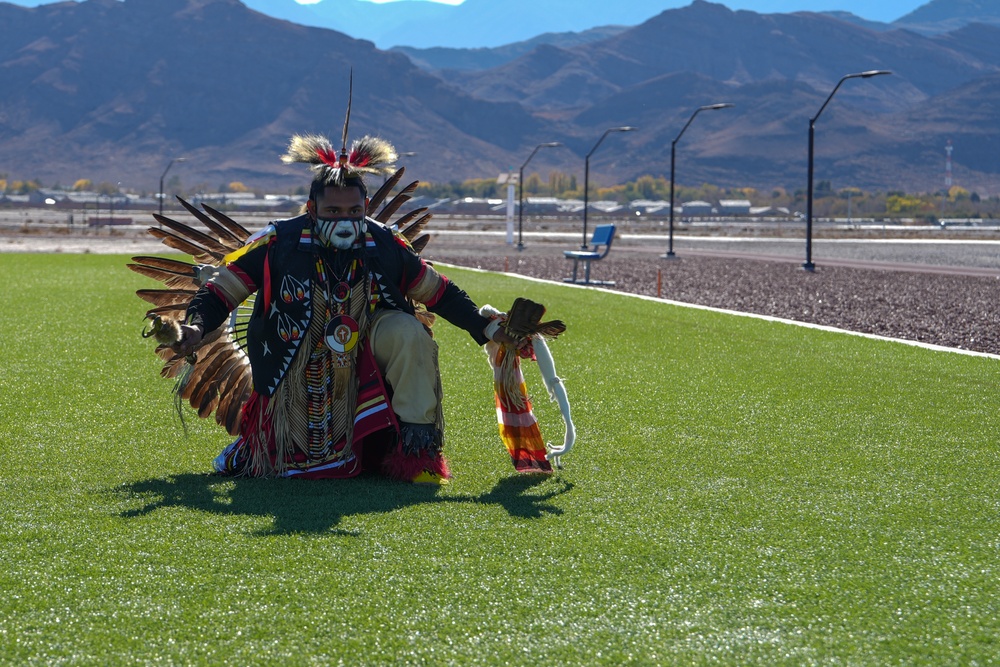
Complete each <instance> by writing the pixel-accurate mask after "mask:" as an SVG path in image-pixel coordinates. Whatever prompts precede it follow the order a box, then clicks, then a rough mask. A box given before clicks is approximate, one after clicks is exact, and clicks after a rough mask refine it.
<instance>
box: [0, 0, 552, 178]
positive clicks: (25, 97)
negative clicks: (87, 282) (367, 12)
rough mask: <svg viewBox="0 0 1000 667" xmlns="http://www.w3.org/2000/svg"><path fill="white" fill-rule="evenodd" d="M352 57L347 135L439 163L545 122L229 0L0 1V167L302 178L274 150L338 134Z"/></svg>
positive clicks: (427, 163)
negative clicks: (176, 164)
mask: <svg viewBox="0 0 1000 667" xmlns="http://www.w3.org/2000/svg"><path fill="white" fill-rule="evenodd" d="M352 67H353V69H354V81H355V85H354V110H353V112H352V116H351V118H352V135H354V136H359V135H360V134H361V133H365V132H370V133H376V134H382V135H384V136H386V137H388V138H391V139H392V140H394V141H395V142H396V143H397V145H398V147H399V149H400V150H402V151H407V152H417V153H418V154H419V156H420V157H419V158H418V160H419V162H416V159H415V160H411V161H410V164H414V163H416V164H419V165H420V166H423V167H426V168H427V169H433V170H434V173H435V174H438V175H440V177H444V178H457V177H460V176H463V175H466V174H471V173H481V172H482V171H484V170H485V171H487V173H491V172H493V171H494V170H496V167H495V166H493V165H494V164H497V163H499V164H504V165H506V163H507V162H508V155H509V151H512V150H516V149H518V148H520V146H521V145H523V142H524V141H525V140H526V138H527V137H530V136H534V135H535V134H536V133H537V132H538V130H539V128H540V127H541V126H543V125H544V123H542V122H540V121H538V120H537V119H535V118H533V117H532V116H531V115H529V114H528V113H526V112H525V111H524V110H523V109H522V108H521V107H520V105H517V104H510V103H499V104H498V103H495V102H487V101H480V100H476V99H473V98H471V97H469V96H467V95H465V94H464V93H461V92H460V91H457V90H456V89H455V88H454V87H452V86H450V85H448V84H446V83H445V82H443V81H442V80H441V79H438V78H436V77H433V76H431V75H429V74H427V73H425V72H423V71H422V70H420V69H418V68H417V67H415V66H414V65H412V64H411V63H410V61H409V60H408V59H407V58H406V57H405V56H403V55H401V54H395V53H386V52H382V51H378V50H377V49H375V48H374V46H372V44H371V43H370V42H363V41H357V40H354V39H351V38H349V37H347V36H346V35H342V34H338V33H336V32H333V31H330V30H324V29H318V28H305V27H302V26H297V25H294V24H291V23H287V22H283V21H278V20H276V19H273V18H270V17H267V16H264V15H262V14H259V13H257V12H253V11H250V10H248V9H247V8H246V7H245V6H244V5H242V4H241V3H240V2H238V1H237V0H128V1H127V2H124V3H123V2H117V1H116V0H87V1H85V2H81V3H72V2H66V3H59V4H52V5H43V6H40V7H37V8H33V9H27V8H23V7H16V6H14V5H10V4H0V89H2V90H3V91H4V95H3V96H2V97H0V165H3V166H2V168H0V171H7V172H16V173H21V174H25V175H26V176H29V175H30V176H32V177H34V176H37V177H40V178H43V179H45V180H47V181H49V182H51V181H52V180H53V179H59V180H61V181H62V182H64V183H65V182H72V181H73V180H75V179H76V178H80V177H84V176H86V177H88V178H93V179H95V180H96V179H100V180H108V181H111V182H118V181H121V182H122V184H123V186H131V187H148V186H150V185H152V184H153V183H155V182H156V180H157V177H158V176H159V174H160V173H161V172H162V169H163V168H164V166H165V164H166V162H167V161H168V160H169V159H170V158H171V157H176V156H185V157H186V158H187V161H186V162H185V163H184V164H183V167H180V168H178V169H177V170H176V171H175V173H177V174H179V175H183V177H184V179H185V180H186V181H187V182H190V181H191V180H192V179H197V180H199V181H204V182H206V184H207V185H209V186H210V187H213V188H214V187H216V186H217V185H218V184H220V183H223V182H228V181H230V180H234V179H235V180H243V181H246V182H247V183H248V184H250V183H261V182H269V183H287V184H289V185H290V184H292V183H301V181H302V180H303V179H305V178H307V175H308V172H306V171H305V170H304V169H301V168H293V167H288V166H285V165H283V164H281V162H280V161H279V160H278V157H279V156H280V155H281V153H283V151H284V148H285V146H286V144H287V141H288V138H289V136H291V134H292V133H294V132H326V133H330V134H332V135H335V136H336V135H339V133H340V126H341V124H342V123H343V116H344V111H345V109H346V102H347V86H348V74H349V72H350V69H351V68H352Z"/></svg>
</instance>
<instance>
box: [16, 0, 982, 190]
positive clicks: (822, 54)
mask: <svg viewBox="0 0 1000 667" xmlns="http://www.w3.org/2000/svg"><path fill="white" fill-rule="evenodd" d="M471 1H472V0H467V2H471ZM973 1H974V0H934V1H933V2H931V3H929V4H928V5H927V6H926V7H927V8H934V9H936V10H940V9H941V8H942V7H946V6H947V3H949V2H950V3H952V5H953V8H954V9H955V11H954V12H953V13H952V14H950V15H947V16H950V17H952V18H954V17H955V16H956V15H958V14H959V13H960V11H959V10H961V9H962V7H963V6H965V5H967V4H968V3H969V2H973ZM413 4H422V3H413ZM536 4H540V3H536ZM940 20H950V19H949V18H947V17H946V18H943V19H940ZM553 41H554V42H555V43H553ZM423 64H424V67H419V66H417V65H416V64H414V62H412V61H411V60H410V59H409V58H408V57H407V56H405V55H404V54H403V53H400V52H395V51H388V52H387V51H382V50H379V49H377V48H376V47H375V46H374V44H372V43H371V42H368V41H364V40H356V39H353V38H351V37H349V36H347V35H344V34H342V33H338V32H335V31H332V30H328V29H322V28H314V27H305V26H301V25H297V24H294V23H291V22H288V21H284V20H279V19H276V18H274V17H270V16H266V15H264V14H261V13H259V12H256V11H253V10H251V9H249V8H248V7H247V6H246V5H244V4H243V3H241V2H239V0H125V1H124V2H119V1H118V0H85V1H84V2H79V3H71V2H64V3H57V4H52V5H42V6H39V7H35V8H25V7H19V6H15V5H11V4H6V3H0V89H2V90H4V91H5V94H4V96H3V98H0V172H7V173H10V174H16V175H20V177H24V178H28V177H37V178H40V179H42V180H44V181H45V182H48V183H51V182H53V181H60V182H63V183H71V182H73V181H74V180H76V179H77V178H84V177H86V178H91V179H94V180H106V181H110V182H112V183H115V182H121V184H122V186H123V187H131V188H134V189H140V190H142V189H146V190H154V189H155V185H156V183H157V180H158V178H159V177H160V176H161V174H162V172H163V169H164V167H165V166H166V164H167V163H168V161H169V160H170V159H171V158H174V157H180V156H183V157H185V158H186V161H185V162H184V163H183V164H180V165H178V166H177V167H175V171H173V172H171V173H172V174H175V175H178V176H180V177H181V178H182V179H183V181H184V182H185V184H189V185H190V184H193V183H203V184H204V185H206V186H207V187H211V188H213V189H214V188H215V187H217V186H218V185H219V184H222V183H228V182H229V181H232V180H241V181H243V182H245V183H247V184H248V185H252V186H261V187H268V188H278V189H290V188H293V187H297V186H299V185H301V184H302V183H303V181H305V180H307V179H308V172H307V171H305V170H304V169H303V168H301V166H299V167H298V168H297V167H295V166H286V165H283V164H282V163H281V162H280V161H279V160H278V156H279V155H280V154H281V153H282V152H283V151H284V147H285V145H286V143H287V140H288V138H289V136H290V135H291V134H292V133H295V132H299V133H304V132H322V133H326V134H328V135H329V136H331V137H336V136H339V134H340V128H341V124H342V122H343V116H344V112H345V110H346V97H347V95H346V91H347V88H348V79H349V76H350V73H351V71H352V70H353V77H354V102H353V109H352V114H351V134H352V136H359V135H360V134H361V133H374V134H381V135H382V136H385V137H387V138H390V139H391V140H393V142H394V143H395V144H396V145H397V148H398V149H399V150H400V151H403V152H408V153H415V155H413V156H411V157H408V158H406V159H405V160H404V164H406V166H407V167H408V169H409V170H410V172H411V174H412V175H413V176H415V177H418V178H421V179H422V180H430V181H437V182H441V181H448V180H456V179H465V178H473V177H477V178H482V177H489V178H492V177H495V176H496V175H497V174H498V173H501V172H506V171H508V170H511V169H513V170H516V169H517V168H518V167H519V166H520V164H521V163H522V162H523V161H524V159H525V157H526V156H527V155H528V154H529V153H530V152H531V151H532V149H533V148H534V147H535V146H536V145H537V144H539V143H541V142H546V141H558V142H561V143H562V144H564V146H563V147H562V148H557V149H551V150H546V151H542V152H540V153H539V154H538V155H537V156H536V157H535V159H534V160H533V162H532V167H531V170H537V171H538V172H539V173H542V174H547V172H548V170H550V169H560V170H562V171H565V172H568V173H580V172H582V168H583V159H584V156H585V155H586V154H587V153H588V152H590V151H592V148H593V146H594V144H595V142H596V141H597V140H598V139H599V138H600V137H601V135H602V133H603V132H604V131H605V130H606V129H607V128H610V127H616V126H621V125H631V126H636V127H638V131H635V132H630V133H628V134H621V135H616V136H613V137H608V139H607V141H605V142H604V143H603V144H602V147H601V150H600V151H599V152H596V153H594V155H593V158H592V159H591V161H590V164H591V179H592V181H594V182H598V183H608V182H618V181H621V180H625V179H628V178H635V177H638V176H640V175H643V174H654V175H663V174H668V173H669V153H670V150H669V149H670V144H671V141H672V140H673V139H674V137H675V136H676V134H677V132H678V131H680V128H681V127H683V126H684V124H685V122H686V121H687V119H688V118H689V117H690V115H691V113H692V112H693V110H694V109H697V108H698V107H699V106H702V105H705V104H712V103H717V102H726V103H732V104H734V105H735V106H734V107H733V108H731V109H725V110H722V111H713V112H711V113H705V114H702V115H701V116H699V117H698V121H697V123H694V124H692V126H691V127H690V129H689V130H688V131H687V133H686V134H685V135H684V140H683V142H681V144H680V145H679V146H678V158H679V168H678V182H679V183H683V184H698V183H701V182H712V183H716V184H719V185H750V186H756V187H761V188H772V187H778V186H781V187H786V188H795V189H797V188H801V187H803V186H804V180H805V166H806V165H805V162H806V150H805V149H806V145H805V144H806V137H807V129H808V121H809V118H810V116H811V115H812V114H815V113H816V112H817V110H818V109H819V108H820V107H821V105H822V104H823V103H824V101H825V99H826V96H827V95H828V94H829V92H830V91H831V90H832V89H833V87H834V86H835V85H836V84H837V82H838V80H839V79H840V77H841V76H842V75H844V74H846V73H850V72H860V71H864V70H870V69H887V70H892V71H893V75H892V76H881V77H875V78H872V79H869V80H859V81H848V82H846V83H845V85H844V86H843V88H842V89H841V90H840V92H838V94H837V98H836V99H835V100H834V101H833V102H832V103H831V104H830V105H829V107H828V108H827V109H826V110H825V111H824V113H823V116H822V118H821V119H820V120H819V121H818V123H817V135H816V136H817V152H816V173H817V178H818V179H824V180H831V181H832V182H833V184H834V186H835V187H845V186H848V185H853V186H859V187H877V188H885V189H906V190H935V189H938V188H940V187H941V184H942V183H943V165H944V147H945V145H946V143H947V142H948V141H949V140H950V141H951V142H952V144H953V146H954V155H953V159H954V165H955V167H954V175H955V180H956V182H958V183H960V184H962V185H964V186H965V187H968V188H969V189H977V190H979V191H981V192H983V193H991V192H996V190H997V182H998V181H997V177H998V176H1000V160H998V158H997V157H996V156H997V153H998V151H997V149H998V148H1000V146H998V145H997V144H998V141H997V137H996V128H997V127H1000V27H996V26H992V25H988V24H984V23H978V22H977V23H969V24H965V25H964V26H963V27H961V28H959V29H957V30H953V31H950V32H946V33H943V34H937V35H934V36H925V35H921V34H917V33H914V32H910V31H907V30H898V29H890V30H873V29H870V28H868V27H864V26H862V25H859V24H857V23H856V22H853V21H845V20H843V19H842V18H838V17H837V16H831V15H828V14H816V13H796V14H767V15H761V14H756V13H754V12H747V11H736V12H734V11H731V10H729V9H727V8H726V7H724V6H723V5H718V4H714V3H710V2H706V1H705V0H695V2H693V3H692V4H691V5H689V6H687V7H684V8H680V9H672V10H667V11H664V12H662V13H660V14H658V15H656V16H654V17H653V18H651V19H649V20H647V21H645V22H643V23H641V24H639V25H637V26H633V27H623V26H618V27H612V28H608V29H607V30H606V32H605V33H603V34H590V35H585V36H583V37H582V38H581V39H580V40H574V39H573V38H572V37H570V36H566V38H565V39H564V40H563V41H561V42H559V41H558V40H549V41H546V40H544V39H540V40H539V41H538V42H537V43H536V44H535V45H533V48H531V49H529V50H522V51H521V53H519V54H517V55H516V57H515V58H513V59H512V60H504V61H503V62H502V63H501V64H499V65H496V66H487V67H481V66H477V67H476V68H466V69H464V70H461V71H459V70H457V69H439V68H435V67H429V66H428V64H427V63H426V62H425V63H423Z"/></svg>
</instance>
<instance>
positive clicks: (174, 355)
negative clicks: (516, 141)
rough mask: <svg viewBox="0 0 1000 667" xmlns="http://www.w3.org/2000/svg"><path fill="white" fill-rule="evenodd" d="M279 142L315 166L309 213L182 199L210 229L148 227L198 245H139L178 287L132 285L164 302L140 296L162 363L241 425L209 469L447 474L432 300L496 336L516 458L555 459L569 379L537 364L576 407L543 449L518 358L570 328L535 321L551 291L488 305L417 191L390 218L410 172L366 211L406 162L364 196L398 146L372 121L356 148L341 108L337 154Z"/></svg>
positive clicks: (205, 404)
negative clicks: (370, 178)
mask: <svg viewBox="0 0 1000 667" xmlns="http://www.w3.org/2000/svg"><path fill="white" fill-rule="evenodd" d="M348 118H349V114H348ZM282 159H283V160H284V161H285V162H288V163H292V162H304V163H307V164H309V165H310V166H311V168H312V170H313V172H314V177H313V180H312V184H311V187H310V193H309V200H308V202H307V204H306V210H305V212H304V213H303V214H301V215H299V216H297V217H294V218H291V219H287V220H279V221H276V222H273V223H271V224H269V225H267V226H266V227H264V228H263V229H262V230H260V231H259V232H258V233H256V234H253V235H250V234H249V232H248V231H247V230H245V229H244V228H243V227H242V226H240V225H239V224H237V223H236V222H235V221H233V220H231V219H230V218H228V217H227V216H225V215H223V214H221V213H220V212H218V211H216V210H214V209H212V208H210V207H208V206H204V209H205V211H206V213H207V215H206V213H202V212H201V211H199V210H198V209H196V208H194V207H193V206H190V205H189V204H187V203H186V202H183V200H182V203H183V204H184V205H185V207H186V208H187V209H188V211H189V212H191V213H192V214H193V215H195V216H196V217H197V219H198V220H199V221H200V222H201V223H202V224H203V225H204V226H205V227H207V229H208V231H209V233H208V234H204V233H202V232H199V231H197V230H195V229H193V228H192V227H190V226H187V225H184V224H182V223H179V222H176V221H173V220H171V219H169V218H164V217H162V216H156V219H157V220H158V222H160V224H161V225H163V226H165V227H167V228H168V230H163V229H156V228H151V229H150V232H151V233H152V234H154V235H155V236H158V237H159V238H161V239H162V240H163V242H164V243H165V244H166V245H168V246H170V247H172V248H175V249H178V250H182V251H185V252H189V253H191V254H192V255H193V256H194V257H195V259H196V261H199V262H202V263H201V264H199V265H193V264H188V263H185V262H178V261H176V260H165V259H161V258H155V257H136V258H133V259H134V261H135V263H134V264H130V265H129V267H130V268H132V269H133V270H135V271H137V272H139V273H143V274H144V275H148V276H151V277H154V278H157V279H159V280H162V281H163V282H164V283H166V285H167V287H168V289H166V290H139V292H138V294H139V296H140V297H142V298H144V299H146V300H147V301H149V302H151V303H153V304H154V305H156V306H158V307H157V308H155V309H153V310H151V311H149V313H148V317H150V318H151V319H153V321H154V327H153V330H152V331H151V332H150V334H149V335H156V337H157V339H158V340H159V341H160V342H161V343H163V344H162V345H161V346H160V347H159V348H158V353H159V354H160V356H161V357H162V358H163V359H164V360H165V361H166V365H165V366H164V369H163V374H164V375H166V376H176V377H179V378H180V381H179V383H178V386H177V387H176V391H177V396H178V400H186V401H188V402H190V404H191V405H192V406H193V407H194V408H196V409H197V410H198V414H199V416H202V417H207V416H209V415H210V414H211V413H212V412H213V411H214V412H215V414H216V420H217V421H218V422H219V423H220V424H222V425H224V426H225V427H226V429H227V430H228V432H229V433H230V434H231V435H234V436H237V437H236V440H235V441H233V442H232V443H231V444H230V445H228V446H227V447H226V448H225V449H224V450H223V452H222V453H221V454H220V455H219V456H218V457H217V458H216V459H215V463H214V465H215V470H216V471H217V472H219V473H221V474H226V475H242V476H258V477H267V476H279V477H291V476H299V477H305V478H339V477H351V476H354V475H357V474H359V473H360V472H362V471H363V470H381V471H382V472H384V473H385V474H388V475H389V476H391V477H394V478H397V479H402V480H407V481H414V482H424V483H437V484H440V483H444V482H445V481H446V480H447V479H448V478H449V477H450V472H449V470H448V466H447V463H446V461H445V459H444V456H443V454H442V447H443V443H444V438H443V433H444V421H443V415H442V409H441V398H442V390H441V383H440V376H439V371H438V346H437V343H436V342H435V341H434V339H433V338H432V336H431V334H430V326H431V324H432V323H433V319H434V316H435V315H440V316H441V317H443V318H444V319H446V320H448V321H449V322H451V323H452V324H454V325H456V326H458V327H460V328H462V329H465V330H466V331H467V332H468V333H469V334H470V335H471V336H472V338H473V339H474V340H475V341H476V342H477V343H478V344H480V345H487V352H488V354H489V355H490V359H491V361H492V363H493V364H494V366H495V369H496V370H495V388H496V394H497V411H498V412H497V414H498V419H499V422H500V432H501V439H502V440H503V441H504V443H505V444H506V445H507V447H508V449H509V451H510V454H511V457H512V460H513V462H514V464H515V468H516V469H518V470H521V471H543V472H547V471H551V465H550V463H549V459H550V458H552V460H554V461H555V462H556V463H557V464H558V456H559V455H561V454H565V452H566V451H568V449H569V446H571V445H572V438H573V435H572V423H571V422H570V421H569V407H568V403H567V402H566V401H565V391H564V390H563V389H562V386H561V382H560V381H559V380H558V378H556V377H555V373H554V367H553V368H552V369H551V372H548V373H544V372H543V375H544V376H545V381H546V384H547V386H548V387H549V390H550V395H552V396H553V397H557V396H561V399H559V400H560V407H561V408H562V409H563V415H564V417H565V418H566V422H567V439H566V442H565V443H564V445H563V446H562V447H560V448H550V451H549V452H546V449H545V446H544V444H543V443H542V441H541V436H540V434H539V433H538V428H537V424H536V423H535V422H534V417H533V415H532V414H531V405H530V402H529V401H528V400H527V395H526V390H525V387H524V381H523V377H522V376H521V373H520V367H519V362H518V358H519V356H520V355H524V356H526V357H529V358H536V356H538V355H537V353H538V352H539V350H541V351H542V352H543V354H542V355H540V356H541V357H542V358H543V359H548V360H551V356H550V355H548V351H547V348H546V347H545V343H544V338H545V337H554V336H555V335H558V334H559V333H561V332H562V331H563V330H564V329H565V327H564V326H563V325H562V323H561V322H550V323H539V321H538V320H539V316H540V315H541V313H542V312H544V309H543V308H541V306H538V305H537V304H533V303H532V302H530V301H526V300H524V301H523V303H524V304H530V306H531V307H533V308H528V309H527V311H526V315H524V316H521V315H517V314H516V313H515V310H517V311H518V312H520V311H524V310H525V308H524V307H523V306H518V304H515V306H518V307H517V308H515V309H512V313H511V316H510V317H508V316H507V315H505V314H503V313H499V312H497V311H496V310H495V309H492V308H490V307H488V306H487V307H484V309H483V312H482V313H481V312H480V310H479V309H478V308H477V307H476V305H475V304H474V303H473V301H472V300H471V299H470V298H469V296H468V295H467V294H466V293H465V292H464V291H462V290H461V289H460V288H459V287H458V286H457V285H455V284H454V283H453V282H451V281H449V280H448V279H447V278H446V277H445V276H443V275H442V274H440V273H438V272H437V271H436V270H435V269H434V267H432V266H431V265H430V264H428V263H427V262H425V261H424V260H423V259H422V258H421V257H420V256H419V254H418V251H419V250H421V249H422V248H423V247H424V245H426V243H427V240H428V237H427V236H426V235H422V236H419V234H420V232H421V230H422V229H423V227H424V225H426V222H427V220H429V218H430V216H429V215H427V214H426V210H425V209H418V210H416V211H413V212H411V213H409V214H407V215H405V216H403V217H402V218H401V219H400V220H398V221H396V224H394V225H393V226H391V227H390V226H387V225H386V224H383V223H386V222H388V220H389V219H390V218H391V217H392V215H393V214H394V213H395V212H396V210H398V208H399V207H400V206H401V205H402V204H403V203H405V201H407V200H408V199H409V193H411V192H412V191H413V190H414V189H415V187H416V185H417V184H416V183H411V184H410V185H409V186H407V187H406V188H404V189H403V191H402V192H401V193H400V194H399V195H397V196H396V197H394V198H393V199H392V200H391V201H389V203H387V204H386V205H385V207H384V208H383V209H382V210H381V211H380V212H378V213H374V212H375V211H376V210H377V207H378V206H379V205H380V204H381V203H382V202H383V201H385V199H386V197H387V194H388V193H389V192H390V191H391V189H392V188H393V187H395V185H396V184H397V183H398V181H399V179H400V178H401V176H402V172H403V170H402V169H400V170H398V171H396V172H395V174H394V175H393V176H392V177H391V178H389V179H388V180H387V181H386V183H385V184H384V185H383V186H382V188H381V189H380V190H379V191H378V192H377V193H376V194H375V195H374V196H373V197H372V198H371V199H369V198H368V196H367V188H366V186H365V183H364V179H363V176H364V175H365V174H382V173H391V172H392V169H393V167H392V165H393V163H394V162H395V160H396V152H395V150H394V149H393V148H392V146H391V145H389V144H388V143H387V142H385V141H383V140H381V139H377V138H373V137H364V138H362V139H360V140H358V141H355V142H354V143H353V144H352V145H351V148H350V150H348V148H347V123H345V127H344V137H343V143H342V148H341V149H340V151H339V154H338V152H337V150H336V149H335V148H334V147H333V146H332V144H331V143H330V141H329V140H327V139H326V138H324V137H320V136H295V137H293V138H292V140H291V142H290V144H289V149H288V152H287V154H286V155H285V156H284V157H283V158H282ZM369 214H370V215H369ZM540 308H541V310H538V309H540ZM247 310H249V315H248V316H247V315H246V314H245V313H246V311H247ZM179 320H180V321H179ZM505 360H506V361H505ZM547 365H548V366H551V363H549V364H547ZM544 366H545V364H543V368H544Z"/></svg>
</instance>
